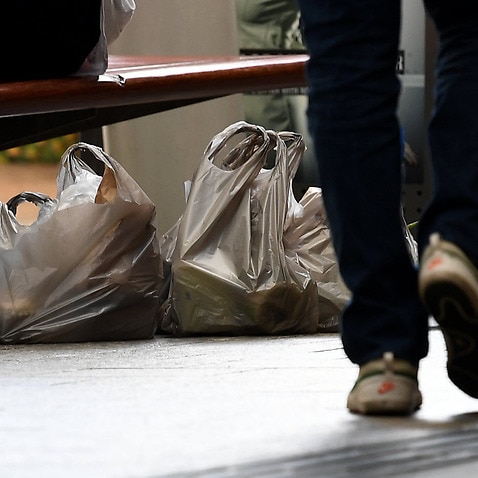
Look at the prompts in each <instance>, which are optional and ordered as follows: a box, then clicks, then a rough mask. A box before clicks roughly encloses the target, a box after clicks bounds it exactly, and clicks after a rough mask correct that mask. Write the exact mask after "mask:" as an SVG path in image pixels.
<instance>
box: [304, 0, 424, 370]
mask: <svg viewBox="0 0 478 478" xmlns="http://www.w3.org/2000/svg"><path fill="white" fill-rule="evenodd" d="M299 4H300V8H301V11H302V22H303V26H304V35H305V41H306V44H307V47H308V49H309V53H310V62H309V65H308V70H307V74H308V80H309V87H310V94H309V108H308V121H309V128H310V132H311V136H312V138H313V140H314V146H315V151H316V156H317V160H318V164H319V174H320V177H321V184H322V188H323V194H324V201H325V205H326V208H327V213H328V217H329V221H330V228H331V232H332V236H333V240H334V246H335V249H336V253H337V256H338V259H339V265H340V270H341V273H342V276H343V278H344V280H345V282H346V283H347V285H348V287H349V288H350V289H351V291H352V294H353V298H352V301H351V303H350V305H349V306H348V307H347V308H346V310H345V311H344V313H343V317H342V323H341V333H342V340H343V344H344V350H345V352H346V354H347V355H348V357H349V358H350V359H351V360H352V361H353V362H355V363H357V364H363V363H365V362H367V361H369V360H372V359H375V358H378V357H381V356H382V354H383V353H384V352H385V351H392V352H394V353H395V355H396V356H397V357H401V358H404V359H407V360H409V361H411V362H413V363H417V362H418V361H419V359H421V358H422V357H424V356H425V355H426V353H427V350H428V323H427V313H426V312H425V310H424V308H423V306H422V305H421V303H420V301H419V299H418V295H417V271H416V268H415V267H414V266H413V264H412V261H411V260H410V256H409V252H408V249H407V247H406V244H405V241H404V234H403V229H402V223H401V215H400V214H401V190H402V177H401V154H400V150H401V148H400V128H399V123H398V120H397V116H396V109H397V101H398V95H399V91H400V84H399V81H398V79H397V77H396V73H395V68H396V58H397V50H398V40H399V30H400V0H388V1H384V0H362V1H357V0H336V1H328V0H301V1H300V2H299Z"/></svg>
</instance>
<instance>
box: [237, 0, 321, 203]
mask: <svg viewBox="0 0 478 478" xmlns="http://www.w3.org/2000/svg"><path fill="white" fill-rule="evenodd" d="M236 17H237V31H238V44H239V51H240V53H241V54H245V55H261V54H287V53H298V52H301V53H306V47H305V45H304V43H303V41H302V35H301V31H300V28H299V24H300V14H299V5H298V3H297V0H236ZM243 100H244V103H243V104H244V119H245V120H246V121H247V122H248V123H251V124H257V125H261V126H264V127H265V128H266V129H272V130H274V131H294V132H296V133H300V134H301V135H302V136H303V137H304V141H305V142H306V144H307V151H306V152H305V153H304V156H303V158H302V161H301V163H300V166H299V170H298V171H297V174H296V177H295V178H294V189H296V190H297V192H298V194H300V195H302V194H301V193H303V192H304V191H305V189H307V187H308V186H318V185H319V183H320V180H319V177H318V172H317V164H316V161H315V159H314V155H313V148H312V144H311V143H312V140H311V139H310V136H309V133H308V130H307V120H306V114H305V110H306V107H307V94H306V92H302V91H291V90H289V91H282V90H280V91H279V90H277V91H265V92H264V91H263V92H258V93H252V94H244V95H243Z"/></svg>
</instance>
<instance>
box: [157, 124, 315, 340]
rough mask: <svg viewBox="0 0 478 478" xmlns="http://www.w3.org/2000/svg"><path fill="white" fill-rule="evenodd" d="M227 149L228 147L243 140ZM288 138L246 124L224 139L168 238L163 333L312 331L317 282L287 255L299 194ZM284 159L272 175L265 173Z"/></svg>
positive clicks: (218, 139)
mask: <svg viewBox="0 0 478 478" xmlns="http://www.w3.org/2000/svg"><path fill="white" fill-rule="evenodd" d="M242 134H245V136H246V137H245V139H241V140H239V141H238V143H237V144H236V145H235V146H234V147H233V148H232V149H231V150H230V151H229V152H228V153H227V154H225V153H224V149H225V146H226V144H227V143H230V142H232V141H233V140H235V139H236V140H237V138H238V137H239V138H241V137H242ZM287 151H288V150H287V146H286V144H285V142H284V141H283V140H282V139H281V138H280V137H279V135H277V134H275V133H274V132H272V131H266V130H265V129H263V128H261V127H260V126H254V125H250V124H248V123H245V122H238V123H235V124H233V125H231V126H229V127H228V128H226V129H225V130H224V131H223V132H221V133H219V134H218V135H216V136H215V137H214V138H213V139H212V141H211V142H210V144H209V146H208V147H207V149H206V151H205V153H204V156H203V158H202V161H201V162H200V164H199V167H198V169H197V171H196V173H195V175H194V177H193V179H192V183H191V191H190V193H189V197H188V201H187V204H186V208H185V211H184V214H183V216H182V217H181V218H180V220H179V222H178V224H177V225H176V226H175V228H176V230H175V231H174V229H175V228H173V233H172V234H171V235H169V237H168V239H167V241H166V242H167V243H168V246H167V247H166V248H165V249H167V248H168V247H170V246H171V245H173V246H174V251H173V252H172V254H170V255H171V283H170V288H169V296H168V298H167V300H166V302H165V304H163V306H164V307H163V310H164V315H163V321H162V327H161V330H162V331H165V332H172V333H173V334H175V335H180V336H184V335H215V334H218V335H251V334H290V333H311V332H315V331H316V329H317V325H316V317H317V316H316V314H317V307H318V299H317V293H316V289H315V285H314V283H313V282H312V281H310V278H309V276H308V274H307V272H306V271H305V270H303V269H302V268H300V267H299V265H298V264H297V263H293V264H292V263H291V262H290V261H289V260H288V259H287V258H286V255H285V252H284V247H283V241H282V234H283V229H284V221H285V218H286V214H287V204H288V195H289V188H290V181H289V177H290V170H289V169H290V168H289V164H288V159H289V155H288V153H287ZM271 155H273V156H275V165H274V166H273V167H272V169H264V168H263V166H264V165H265V163H266V160H267V159H268V157H269V158H270V156H271Z"/></svg>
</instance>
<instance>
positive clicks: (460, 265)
mask: <svg viewBox="0 0 478 478" xmlns="http://www.w3.org/2000/svg"><path fill="white" fill-rule="evenodd" d="M418 289H419V293H420V297H421V299H422V300H423V302H424V303H425V304H426V306H427V307H428V309H429V310H430V312H431V313H432V314H433V317H434V318H435V320H436V321H437V322H438V324H439V325H440V328H441V330H442V332H443V335H444V337H445V342H446V346H447V352H448V363H447V369H448V376H449V377H450V380H451V381H452V382H453V383H454V384H455V385H456V386H457V387H458V388H460V389H461V390H462V391H463V392H465V393H467V394H468V395H470V396H472V397H475V398H478V347H477V340H478V270H477V269H476V268H475V266H474V265H473V264H472V263H471V261H470V260H469V259H468V257H467V256H466V255H465V253H464V252H463V251H462V250H461V249H460V248H459V247H457V246H456V245H455V244H452V243H451V242H448V241H444V240H442V239H441V238H440V235H439V234H432V235H431V236H430V244H429V246H428V247H427V248H426V249H425V251H424V254H423V257H422V260H421V266H420V273H419V277H418Z"/></svg>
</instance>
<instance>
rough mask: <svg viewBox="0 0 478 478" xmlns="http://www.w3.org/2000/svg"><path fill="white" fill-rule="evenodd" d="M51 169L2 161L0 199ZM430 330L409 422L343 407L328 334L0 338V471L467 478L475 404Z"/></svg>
mask: <svg viewBox="0 0 478 478" xmlns="http://www.w3.org/2000/svg"><path fill="white" fill-rule="evenodd" d="M12 168H13V170H12ZM56 172H57V166H53V167H52V166H47V167H42V166H41V165H40V166H39V167H32V166H29V167H28V168H25V167H23V166H22V165H2V166H1V168H0V193H1V196H0V200H2V201H6V200H8V199H9V198H10V197H11V196H13V195H14V194H17V193H19V192H21V191H23V190H24V189H30V190H34V191H40V192H46V193H49V194H51V195H55V194H56V185H55V178H56ZM11 178H15V181H12V179H11ZM25 206H26V205H25ZM22 209H23V210H22V211H21V212H20V214H23V216H22V217H23V218H24V220H25V221H29V220H31V217H36V213H37V211H36V209H35V208H33V209H30V210H28V208H22ZM430 336H431V350H430V355H429V356H428V357H427V358H426V359H425V360H424V361H423V364H422V368H421V371H420V381H421V388H422V392H423V394H424V405H423V408H422V409H421V410H420V411H419V412H418V413H417V414H416V415H414V416H413V417H411V418H377V417H376V418H364V417H358V416H355V415H352V414H350V413H348V412H347V410H346V408H345V400H346V396H347V393H348V391H349V389H350V387H351V386H352V384H353V382H354V380H355V377H356V368H355V367H354V366H353V365H351V364H350V363H349V361H348V360H347V359H346V358H345V356H344V354H343V351H342V348H341V344H340V340H339V338H338V336H337V335H335V334H329V335H317V336H302V337H257V338H223V339H221V338H216V339H214V338H198V339H175V338H170V337H156V338H155V339H154V340H151V341H142V342H122V343H96V344H91V343H85V344H66V345H34V346H0V353H1V360H0V478H31V477H32V478H43V477H45V478H57V477H58V478H59V477H61V478H77V477H78V478H156V477H158V478H159V477H176V478H180V477H184V478H188V477H198V478H199V477H208V478H209V477H210V478H238V477H240V478H268V477H270V478H309V477H310V478H316V477H334V478H335V477H348V476H353V477H364V478H372V477H388V476H406V477H418V478H443V477H453V478H457V477H460V478H461V477H467V476H474V475H475V474H476V473H477V472H478V401H476V400H473V399H471V398H469V397H467V396H466V395H464V394H463V393H461V392H460V391H459V390H457V389H456V388H455V387H454V386H453V385H452V384H451V383H450V382H449V381H448V379H447V376H446V372H445V361H446V356H445V352H444V345H443V339H442V337H441V334H440V333H439V331H438V330H432V331H431V334H430Z"/></svg>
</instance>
